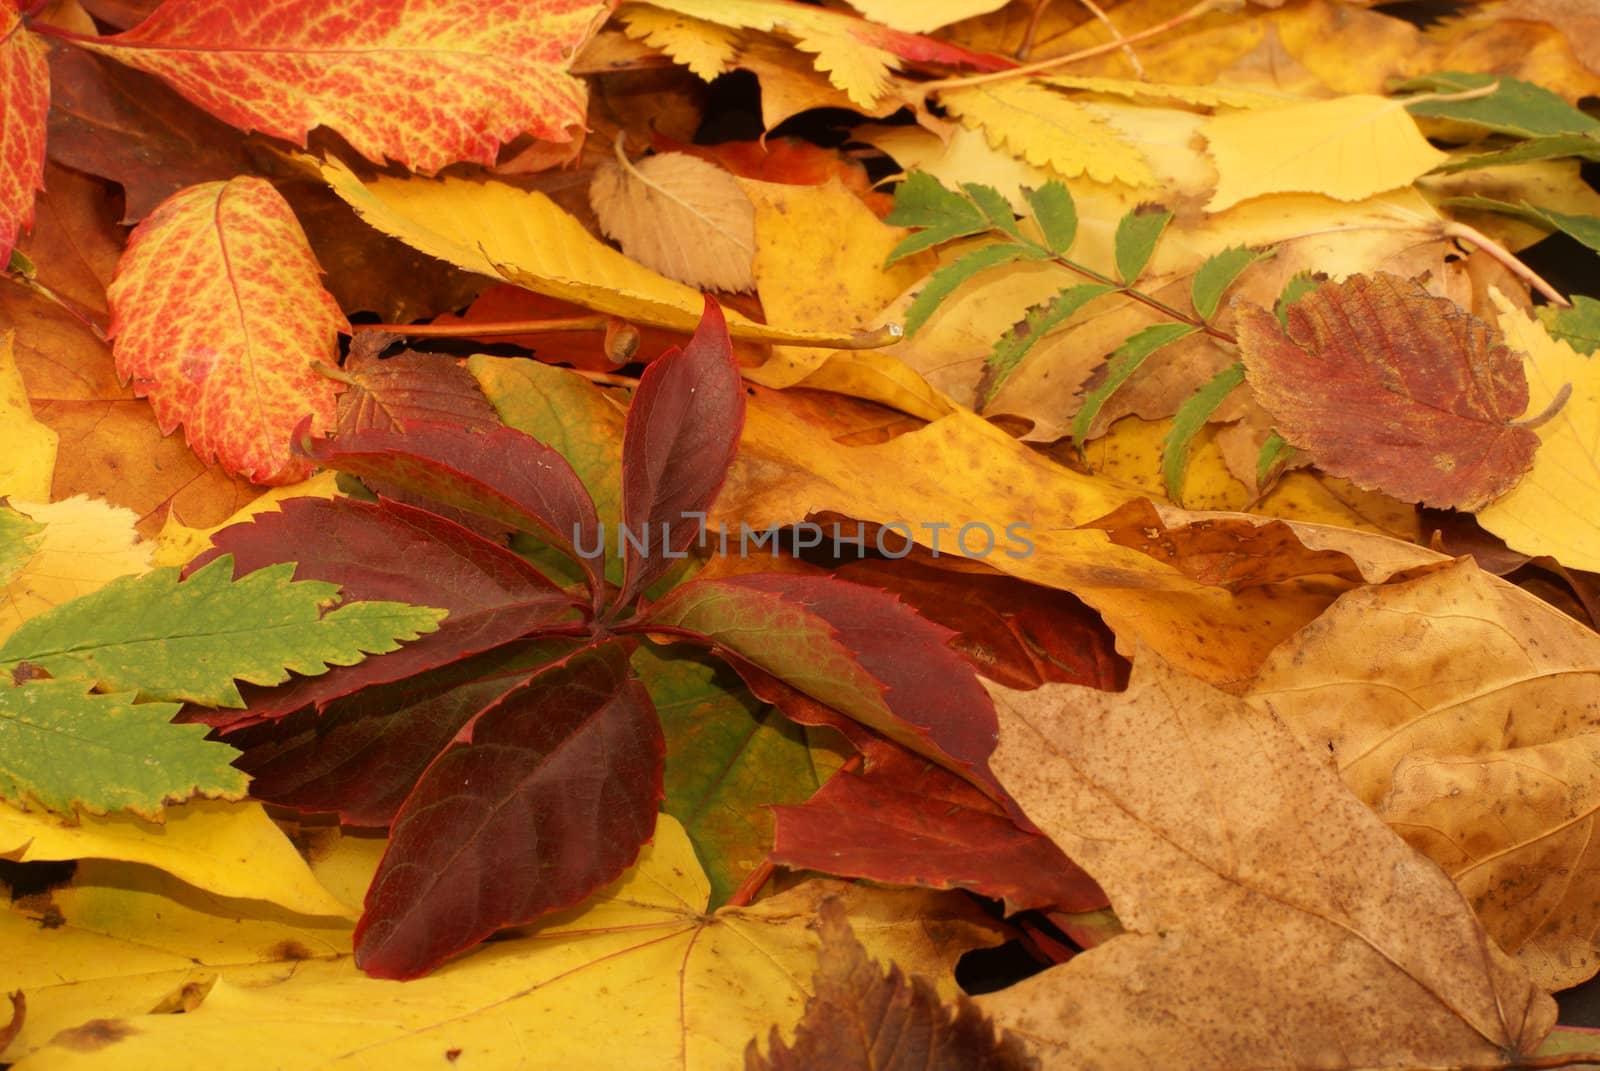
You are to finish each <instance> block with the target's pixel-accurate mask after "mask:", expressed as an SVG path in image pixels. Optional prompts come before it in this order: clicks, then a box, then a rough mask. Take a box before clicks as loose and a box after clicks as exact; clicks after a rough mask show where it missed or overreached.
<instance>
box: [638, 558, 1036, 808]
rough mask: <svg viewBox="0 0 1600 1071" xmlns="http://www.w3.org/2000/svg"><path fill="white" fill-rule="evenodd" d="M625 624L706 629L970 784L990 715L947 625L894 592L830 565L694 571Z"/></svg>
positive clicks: (983, 755)
mask: <svg viewBox="0 0 1600 1071" xmlns="http://www.w3.org/2000/svg"><path fill="white" fill-rule="evenodd" d="M630 627H633V628H637V629H640V630H648V631H653V632H654V631H665V632H675V633H678V634H680V635H683V636H688V637H697V638H700V639H702V640H706V641H709V642H710V643H712V644H713V645H715V646H716V647H718V648H721V649H723V650H725V651H729V652H732V653H733V654H735V655H738V656H739V657H740V658H743V659H746V660H748V661H749V662H751V663H753V664H754V665H755V666H756V667H758V668H759V669H762V670H764V671H765V672H767V673H770V674H772V675H773V676H774V677H776V678H778V679H779V680H781V681H784V682H785V683H788V684H791V685H793V686H794V687H795V688H797V689H799V690H801V691H803V692H804V693H805V694H806V695H808V696H810V697H811V698H813V699H815V700H817V701H819V702H821V703H823V704H825V705H827V706H830V707H833V708H834V709H836V710H840V711H842V712H844V713H845V714H848V715H849V716H850V717H852V718H854V719H856V720H857V721H859V722H861V723H863V724H864V725H867V726H869V727H870V728H872V729H874V730H876V731H877V732H880V733H882V734H883V735H884V736H887V737H889V738H890V739H891V740H894V741H896V742H897V743H899V744H901V745H903V746H904V747H907V748H910V749H911V750H912V751H915V752H916V753H917V754H919V755H923V756H926V757H927V758H930V759H932V760H933V761H935V762H937V763H939V765H941V766H944V767H946V768H947V769H950V770H953V771H955V772H956V773H958V774H960V775H961V776H962V777H965V778H966V779H967V780H969V781H972V782H973V783H975V784H977V785H979V786H980V787H982V788H983V789H984V791H985V792H987V793H989V794H990V795H991V796H992V797H993V798H995V799H1004V798H1005V793H1004V791H1003V790H1002V789H1001V788H1000V785H999V783H998V782H997V781H996V780H995V778H994V775H993V774H992V773H990V772H989V766H988V759H989V755H990V753H991V752H992V751H993V750H994V746H995V739H996V733H997V728H996V719H995V713H994V706H993V704H992V703H991V702H990V699H989V694H988V693H987V692H985V691H984V690H983V687H982V685H980V684H979V683H978V678H977V676H976V675H975V674H974V673H973V670H972V666H971V665H969V664H968V663H967V662H966V661H965V660H963V659H962V658H961V656H960V655H958V654H956V653H955V652H954V651H952V650H951V649H950V648H949V647H948V646H947V644H948V642H949V640H950V639H951V637H952V636H953V635H954V633H952V632H951V631H950V630H949V629H947V628H944V627H943V626H941V625H936V624H933V623H932V622H930V621H926V620H924V619H923V618H921V617H918V616H917V615H916V613H914V612H913V611H912V610H910V609H909V608H908V607H906V606H905V605H904V604H902V603H901V602H900V601H899V600H898V599H896V598H895V597H894V596H892V595H888V594H886V593H884V592H881V591H877V590H875V589H873V588H867V587H862V586H861V585H859V584H849V583H846V582H844V581H841V580H835V579H833V578H831V577H813V576H797V575H788V574H783V575H779V574H757V575H750V576H736V577H729V578H726V579H721V580H695V581H690V582H689V583H687V584H684V585H683V586H682V587H679V588H676V589H674V590H673V591H671V592H669V593H668V594H667V595H666V596H665V597H664V598H662V599H661V600H660V601H659V602H657V603H655V604H653V605H652V606H650V607H649V608H648V609H647V610H646V611H645V612H644V614H643V615H642V616H641V618H640V619H639V620H638V621H637V622H634V623H632V625H631V626H630Z"/></svg>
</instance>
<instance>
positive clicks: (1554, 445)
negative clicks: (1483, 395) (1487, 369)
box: [1477, 290, 1600, 570]
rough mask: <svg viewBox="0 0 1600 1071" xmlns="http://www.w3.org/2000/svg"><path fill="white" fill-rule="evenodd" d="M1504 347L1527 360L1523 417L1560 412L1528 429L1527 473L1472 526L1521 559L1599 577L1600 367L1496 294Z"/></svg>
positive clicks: (1503, 297) (1493, 293)
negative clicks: (1543, 558) (1547, 560)
mask: <svg viewBox="0 0 1600 1071" xmlns="http://www.w3.org/2000/svg"><path fill="white" fill-rule="evenodd" d="M1490 297H1491V298H1492V300H1493V301H1494V303H1495V305H1496V307H1498V308H1499V310H1500V317H1499V323H1500V330H1501V332H1502V333H1504V335H1505V338H1506V344H1507V345H1509V346H1510V347H1511V348H1512V349H1515V350H1521V351H1522V352H1523V353H1524V354H1526V355H1527V358H1528V360H1527V366H1526V367H1527V373H1528V411H1527V415H1529V416H1533V415H1536V414H1539V413H1543V412H1544V411H1545V410H1546V409H1548V408H1549V407H1550V406H1551V405H1552V404H1553V403H1554V402H1555V401H1556V398H1557V397H1558V396H1559V395H1560V394H1561V393H1562V392H1563V391H1570V393H1569V394H1568V396H1567V398H1566V400H1565V402H1564V403H1562V406H1561V408H1560V409H1559V410H1558V411H1557V412H1556V414H1555V415H1554V416H1552V417H1551V418H1550V419H1549V420H1547V421H1545V422H1544V423H1543V424H1541V425H1540V426H1539V427H1537V428H1535V429H1534V434H1535V435H1537V436H1538V437H1539V449H1538V451H1537V452H1536V453H1535V454H1534V455H1533V468H1532V470H1531V471H1529V472H1528V474H1527V475H1526V476H1524V477H1522V481H1521V482H1520V483H1518V484H1517V485H1516V486H1515V487H1513V488H1512V489H1511V490H1510V491H1509V492H1508V493H1506V494H1504V495H1502V496H1501V497H1499V498H1497V499H1495V500H1494V501H1493V502H1491V503H1489V505H1487V506H1485V507H1484V508H1483V509H1480V510H1479V511H1478V514H1477V516H1478V523H1479V524H1481V525H1483V526H1484V527H1485V528H1487V529H1488V530H1489V531H1491V532H1493V533H1494V534H1495V535H1497V536H1499V537H1500V538H1501V539H1504V540H1505V541H1506V545H1507V546H1509V547H1510V548H1511V549H1513V550H1520V551H1521V552H1522V553H1524V554H1548V555H1549V556H1550V557H1552V558H1554V559H1556V561H1558V562H1560V563H1561V564H1562V565H1565V566H1567V567H1568V568H1571V569H1588V570H1600V508H1597V504H1600V361H1597V360H1596V359H1595V358H1593V357H1586V356H1584V355H1583V354H1581V353H1578V352H1577V351H1576V350H1574V349H1573V348H1572V347H1571V346H1570V345H1568V344H1567V342H1566V341H1565V340H1563V339H1555V338H1551V337H1550V333H1549V332H1548V331H1546V330H1545V327H1544V325H1543V324H1542V323H1540V322H1539V321H1538V320H1535V319H1533V318H1532V317H1530V316H1528V315H1526V314H1524V313H1523V312H1521V311H1519V310H1518V309H1517V308H1516V307H1515V306H1513V305H1512V304H1511V302H1510V301H1508V300H1507V299H1506V297H1505V296H1504V295H1503V294H1501V293H1500V292H1499V291H1498V290H1493V291H1491V292H1490Z"/></svg>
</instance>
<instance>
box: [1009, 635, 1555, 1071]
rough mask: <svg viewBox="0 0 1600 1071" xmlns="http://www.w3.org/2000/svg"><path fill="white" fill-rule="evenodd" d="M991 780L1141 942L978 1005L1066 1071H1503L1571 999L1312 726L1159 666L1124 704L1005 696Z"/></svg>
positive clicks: (1064, 689) (1074, 693) (1122, 697)
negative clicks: (1487, 927)
mask: <svg viewBox="0 0 1600 1071" xmlns="http://www.w3.org/2000/svg"><path fill="white" fill-rule="evenodd" d="M989 687H990V691H991V692H992V693H993V694H994V695H995V698H996V707H997V710H998V712H999V715H1000V747H999V749H998V750H997V751H996V752H995V755H994V757H993V759H992V760H991V762H992V765H993V767H994V769H995V771H996V772H997V774H998V775H999V776H1000V778H1001V780H1002V781H1003V782H1004V783H1005V785H1006V787H1007V789H1008V790H1010V791H1011V793H1012V794H1013V796H1014V797H1015V798H1016V799H1017V801H1018V802H1019V803H1020V804H1021V805H1022V806H1023V808H1024V809H1025V810H1026V811H1027V813H1028V816H1029V817H1030V818H1032V819H1033V820H1034V822H1036V823H1037V824H1038V825H1039V827H1040V828H1041V829H1042V830H1044V831H1045V832H1046V833H1047V834H1049V835H1050V836H1051V837H1052V838H1053V839H1054V840H1055V841H1056V842H1057V843H1058V844H1060V845H1061V847H1062V848H1063V849H1064V850H1065V851H1066V852H1067V853H1068V854H1069V855H1071V856H1072V857H1073V858H1074V859H1075V860H1077V861H1078V862H1079V863H1080V864H1082V865H1083V867H1084V868H1085V869H1086V870H1088V871H1089V872H1090V873H1091V874H1092V875H1094V876H1095V878H1096V879H1097V880H1099V881H1100V882H1101V883H1102V885H1103V886H1104V887H1105V889H1106V891H1107V893H1108V894H1109V895H1110V897H1111V901H1112V904H1113V906H1114V907H1115V908H1116V910H1117V914H1118V916H1119V918H1121V920H1122V922H1123V925H1124V926H1125V927H1126V928H1127V929H1128V931H1129V933H1128V934H1126V935H1124V936H1121V937H1116V938H1113V939H1112V940H1110V941H1107V942H1106V943H1105V944H1104V945H1101V946H1100V947H1098V948H1096V949H1094V950H1092V951H1090V952H1086V953H1084V954H1082V955H1080V956H1078V957H1076V958H1075V959H1073V960H1071V961H1069V962H1067V963H1065V964H1063V965H1061V966H1058V967H1055V968H1052V969H1050V970H1048V971H1046V972H1044V973H1043V974H1040V975H1036V976H1034V977H1033V978H1030V979H1028V980H1026V981H1024V982H1021V983H1020V984H1018V985H1016V986H1013V987H1011V988H1010V989H1007V990H1004V991H1002V992H1000V993H996V994H993V995H990V996H986V997H981V998H979V1006H980V1007H981V1008H983V1010H984V1011H986V1012H988V1013H989V1014H990V1015H992V1016H993V1017H994V1018H995V1021H996V1022H997V1023H998V1024H1000V1025H1001V1026H1004V1027H1007V1028H1009V1029H1011V1030H1013V1031H1015V1032H1017V1033H1019V1034H1021V1035H1022V1036H1023V1037H1024V1038H1025V1039H1026V1040H1029V1041H1031V1042H1032V1043H1033V1045H1034V1046H1035V1047H1036V1049H1037V1051H1039V1052H1040V1054H1041V1055H1042V1057H1043V1066H1044V1068H1045V1069H1046V1071H1050V1069H1055V1068H1060V1069H1063V1071H1065V1069H1067V1068H1071V1069H1073V1071H1079V1069H1081V1068H1085V1067H1094V1068H1097V1069H1112V1068H1129V1069H1139V1071H1144V1069H1147V1068H1152V1067H1182V1068H1187V1069H1191V1071H1196V1069H1203V1068H1219V1069H1222V1068H1226V1069H1230V1071H1232V1069H1236V1068H1241V1067H1250V1068H1261V1069H1265V1068H1304V1067H1347V1066H1348V1067H1363V1068H1400V1067H1418V1066H1429V1067H1437V1066H1459V1065H1462V1064H1466V1065H1479V1064H1482V1065H1489V1066H1497V1065H1499V1064H1501V1063H1504V1062H1508V1061H1509V1060H1510V1059H1514V1058H1515V1057H1516V1056H1517V1055H1525V1054H1530V1053H1532V1052H1533V1051H1534V1050H1535V1049H1536V1048H1537V1047H1538V1045H1539V1042H1540V1040H1541V1039H1542V1038H1543V1037H1544V1035H1545V1034H1546V1033H1547V1032H1548V1031H1549V1029H1550V1027H1551V1026H1552V1025H1554V1023H1555V1017H1556V1007H1555V1002H1554V1001H1552V1000H1551V999H1550V998H1549V997H1548V996H1547V995H1545V994H1544V993H1542V992H1540V991H1539V990H1538V989H1537V988H1536V987H1535V986H1534V985H1533V983H1532V981H1531V980H1530V979H1529V978H1528V975H1527V973H1526V972H1525V971H1524V970H1523V969H1522V967H1521V966H1519V965H1518V964H1517V963H1516V962H1515V961H1513V960H1511V959H1510V957H1508V956H1506V955H1505V954H1504V953H1503V952H1501V951H1500V950H1499V949H1498V948H1496V947H1495V946H1494V945H1493V943H1492V942H1491V941H1489V939H1488V938H1487V937H1486V935H1485V934H1484V932H1483V930H1482V929H1481V928H1480V927H1479V925H1478V923H1477V921H1476V919H1475V918H1474V917H1473V914H1472V910H1471V908H1470V907H1469V906H1468V905H1467V903H1466V901H1465V900H1464V899H1463V897H1462V896H1461V894H1460V892H1459V891H1457V889H1456V888H1455V887H1454V886H1453V885H1451V884H1450V882H1449V880H1448V879H1447V878H1446V877H1445V875H1444V874H1443V873H1441V872H1440V871H1439V869H1438V868H1437V867H1436V866H1434V865H1433V864H1431V863H1430V862H1428V861H1427V860H1425V859H1424V858H1423V857H1422V856H1420V855H1418V854H1416V853H1415V852H1414V851H1412V850H1411V849H1410V848H1409V847H1407V846H1406V845H1405V843H1404V842H1402V841H1401V840H1400V839H1399V838H1398V837H1396V836H1395V835H1394V834H1393V833H1392V832H1390V831H1389V830H1388V829H1387V828H1385V827H1384V825H1383V824H1382V822H1381V821H1380V820H1379V819H1378V818H1377V816H1375V815H1374V814H1373V813H1372V812H1371V811H1370V810H1368V809H1367V808H1366V807H1365V806H1363V805H1362V804H1361V802H1360V801H1359V800H1357V799H1356V798H1355V797H1354V796H1352V795H1351V794H1350V793H1349V792H1348V791H1347V790H1346V789H1345V788H1344V787H1343V786H1342V785H1340V784H1339V782H1338V779H1337V777H1336V776H1335V775H1334V774H1333V772H1332V771H1331V770H1328V769H1327V768H1326V767H1325V766H1323V765H1322V764H1321V763H1320V762H1318V761H1317V760H1316V759H1315V758H1314V757H1313V756H1311V755H1310V754H1308V753H1307V752H1306V751H1304V750H1302V748H1301V747H1300V745H1299V743H1298V742H1297V741H1296V740H1295V738H1294V735H1293V733H1292V732H1291V731H1290V730H1289V729H1288V728H1287V727H1285V726H1284V725H1283V724H1282V723H1280V722H1278V721H1276V720H1275V719H1272V718H1269V717H1265V716H1263V715H1262V714H1261V713H1260V712H1258V711H1254V710H1251V709H1250V708H1249V707H1248V706H1247V705H1246V704H1245V703H1243V702H1242V701H1241V700H1238V699H1235V698H1233V697H1231V696H1228V695H1225V694H1224V693H1222V692H1218V691H1216V690H1214V689H1212V688H1210V687H1207V686H1206V685H1204V684H1201V683H1200V682H1199V681H1196V680H1194V679H1193V678H1190V677H1186V676H1183V675H1182V674H1180V673H1178V672H1177V671H1175V670H1174V669H1173V668H1172V667H1171V666H1169V665H1168V664H1167V663H1165V662H1163V661H1161V660H1160V659H1158V658H1156V657H1155V656H1154V655H1153V654H1152V653H1150V652H1148V651H1141V652H1140V653H1139V654H1138V655H1137V656H1136V658H1135V660H1134V671H1133V679H1132V680H1131V681H1130V683H1129V686H1128V690H1127V691H1126V692H1123V693H1120V694H1111V693H1106V692H1100V691H1095V690H1092V689H1087V688H1077V687H1074V686H1071V685H1053V686H1046V687H1044V688H1040V689H1038V690H1036V691H1032V692H1012V691H1010V690H1008V689H1004V688H1001V687H999V686H994V685H991V686H989Z"/></svg>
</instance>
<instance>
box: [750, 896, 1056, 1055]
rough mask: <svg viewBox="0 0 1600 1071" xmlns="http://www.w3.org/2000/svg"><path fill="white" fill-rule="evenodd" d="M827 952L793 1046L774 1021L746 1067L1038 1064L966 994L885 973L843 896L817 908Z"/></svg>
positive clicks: (893, 972)
mask: <svg viewBox="0 0 1600 1071" xmlns="http://www.w3.org/2000/svg"><path fill="white" fill-rule="evenodd" d="M818 914H819V916H820V918H819V924H818V927H817V928H818V929H819V930H820V931H821V934H822V950H821V951H820V952H819V953H818V955H817V959H818V965H817V973H816V977H815V980H814V983H813V985H812V990H813V993H812V996H811V999H809V1000H808V1001H806V1011H805V1015H804V1016H802V1017H801V1019H800V1023H799V1025H798V1026H796V1027H795V1038H794V1045H793V1046H792V1047H791V1046H789V1045H786V1044H785V1043H784V1041H783V1035H782V1034H780V1033H779V1032H778V1028H777V1027H773V1028H772V1031H771V1033H770V1035H769V1037H768V1042H767V1047H768V1050H769V1051H768V1054H767V1055H766V1056H765V1057H763V1056H762V1055H761V1050H760V1047H759V1046H758V1044H757V1043H756V1041H751V1042H750V1045H749V1047H748V1048H747V1049H745V1054H744V1059H745V1071H820V1069H823V1068H826V1069H827V1071H1026V1069H1027V1068H1031V1067H1034V1066H1036V1063H1035V1061H1034V1060H1033V1059H1032V1057H1030V1056H1029V1055H1028V1053H1027V1050H1025V1049H1024V1048H1023V1047H1022V1043H1021V1042H1020V1041H1019V1040H1018V1039H1017V1038H1016V1037H1014V1036H1013V1035H1011V1034H1009V1033H1004V1032H1002V1033H999V1034H997V1033H996V1031H995V1028H994V1024H993V1023H991V1022H990V1021H989V1020H988V1019H987V1018H986V1017H985V1016H984V1014H983V1013H982V1012H981V1011H979V1010H978V1007H977V1005H976V1004H974V1003H972V1001H971V1000H969V999H968V998H967V997H966V996H964V995H959V994H958V995H957V997H956V999H955V1002H954V1006H951V1005H949V1004H946V1003H944V1002H943V1001H941V1000H940V999H939V993H938V991H937V990H936V989H934V987H933V984H932V983H931V982H929V981H928V980H927V979H926V978H922V977H920V976H916V975H913V976H912V977H911V978H910V979H907V978H906V976H905V975H904V974H903V973H902V972H901V970H900V968H899V967H898V966H896V965H894V964H891V965H890V966H889V970H888V972H887V973H885V972H884V970H883V968H881V967H879V966H878V965H877V964H876V963H874V962H873V961H872V960H871V959H869V958H867V952H866V949H864V948H862V947H861V942H859V941H857V940H856V937H855V934H853V933H851V932H850V920H849V918H848V917H847V916H846V914H845V911H844V908H843V906H842V905H841V904H840V903H839V901H838V900H836V899H834V900H825V901H823V903H822V907H821V910H820V911H819V912H818Z"/></svg>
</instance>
